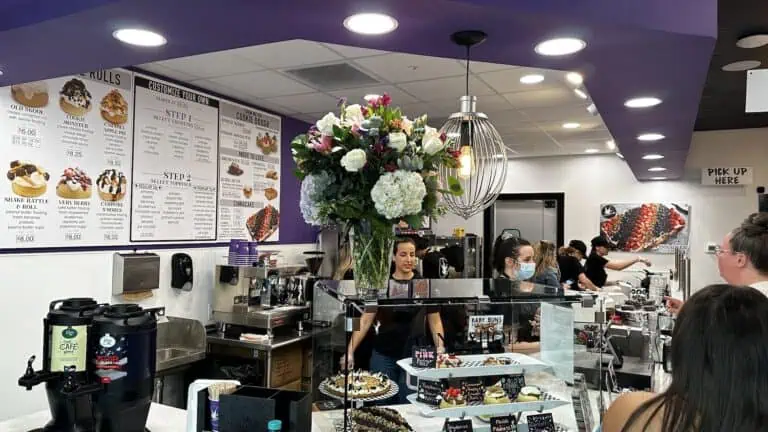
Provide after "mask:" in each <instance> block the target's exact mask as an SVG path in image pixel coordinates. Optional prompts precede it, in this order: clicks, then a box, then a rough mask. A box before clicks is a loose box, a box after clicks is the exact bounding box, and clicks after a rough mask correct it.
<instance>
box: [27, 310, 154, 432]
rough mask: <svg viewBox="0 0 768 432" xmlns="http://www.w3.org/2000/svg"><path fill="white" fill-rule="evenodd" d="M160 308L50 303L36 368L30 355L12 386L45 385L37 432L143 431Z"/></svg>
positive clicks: (149, 394) (148, 404) (148, 406)
mask: <svg viewBox="0 0 768 432" xmlns="http://www.w3.org/2000/svg"><path fill="white" fill-rule="evenodd" d="M163 313H164V309H163V308H154V309H142V308H141V307H140V306H138V305H135V304H118V305H112V306H109V305H106V304H97V303H96V301H95V300H93V299H88V298H73V299H66V300H57V301H54V302H51V304H50V306H49V311H48V314H47V315H46V317H45V319H43V328H44V331H43V368H42V370H40V371H36V372H35V371H34V370H33V369H32V362H33V361H34V357H32V358H31V359H30V361H29V363H28V365H27V370H26V372H25V374H24V376H22V377H21V378H20V379H19V385H20V386H22V387H26V388H27V389H28V390H29V389H31V388H32V387H33V386H36V385H38V384H41V383H45V386H46V395H47V397H48V404H49V406H50V410H51V416H52V419H51V421H50V422H49V423H48V424H47V425H46V426H45V427H44V428H43V429H42V430H43V431H44V432H144V428H145V425H146V421H147V416H148V415H149V408H150V405H151V397H152V391H153V382H154V376H155V360H156V340H157V317H158V316H160V315H163Z"/></svg>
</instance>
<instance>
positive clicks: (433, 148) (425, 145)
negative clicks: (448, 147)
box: [421, 126, 445, 155]
mask: <svg viewBox="0 0 768 432" xmlns="http://www.w3.org/2000/svg"><path fill="white" fill-rule="evenodd" d="M444 146H445V144H444V143H443V140H441V139H440V133H439V132H438V131H437V129H435V128H433V127H429V126H424V137H422V138H421V148H422V150H424V153H426V154H428V155H433V154H435V153H437V152H439V151H440V150H442V149H443V147H444Z"/></svg>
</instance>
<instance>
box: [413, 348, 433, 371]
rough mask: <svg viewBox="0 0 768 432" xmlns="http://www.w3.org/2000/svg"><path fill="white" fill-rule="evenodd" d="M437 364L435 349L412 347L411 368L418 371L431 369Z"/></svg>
mask: <svg viewBox="0 0 768 432" xmlns="http://www.w3.org/2000/svg"><path fill="white" fill-rule="evenodd" d="M436 362H437V351H436V350H435V347H429V346H426V347H423V346H422V347H413V355H412V356H411V366H413V367H415V368H420V369H433V368H434V367H435V365H436Z"/></svg>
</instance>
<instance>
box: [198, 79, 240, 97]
mask: <svg viewBox="0 0 768 432" xmlns="http://www.w3.org/2000/svg"><path fill="white" fill-rule="evenodd" d="M189 83H190V84H192V85H194V86H196V87H200V88H202V89H205V90H210V91H212V92H214V93H218V94H220V95H222V96H229V97H233V98H235V99H239V98H240V97H241V96H242V94H241V92H239V91H237V90H235V89H233V88H232V87H228V86H225V85H222V84H219V83H216V82H213V81H211V80H207V79H201V80H194V81H190V82H189Z"/></svg>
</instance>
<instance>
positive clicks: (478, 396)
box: [461, 381, 485, 404]
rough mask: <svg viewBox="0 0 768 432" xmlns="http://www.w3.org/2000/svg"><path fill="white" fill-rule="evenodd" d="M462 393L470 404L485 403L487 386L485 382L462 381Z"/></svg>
mask: <svg viewBox="0 0 768 432" xmlns="http://www.w3.org/2000/svg"><path fill="white" fill-rule="evenodd" d="M461 389H462V393H464V398H465V399H466V400H467V403H468V404H472V403H483V399H484V398H485V387H483V383H481V382H477V381H464V382H463V383H461Z"/></svg>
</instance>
